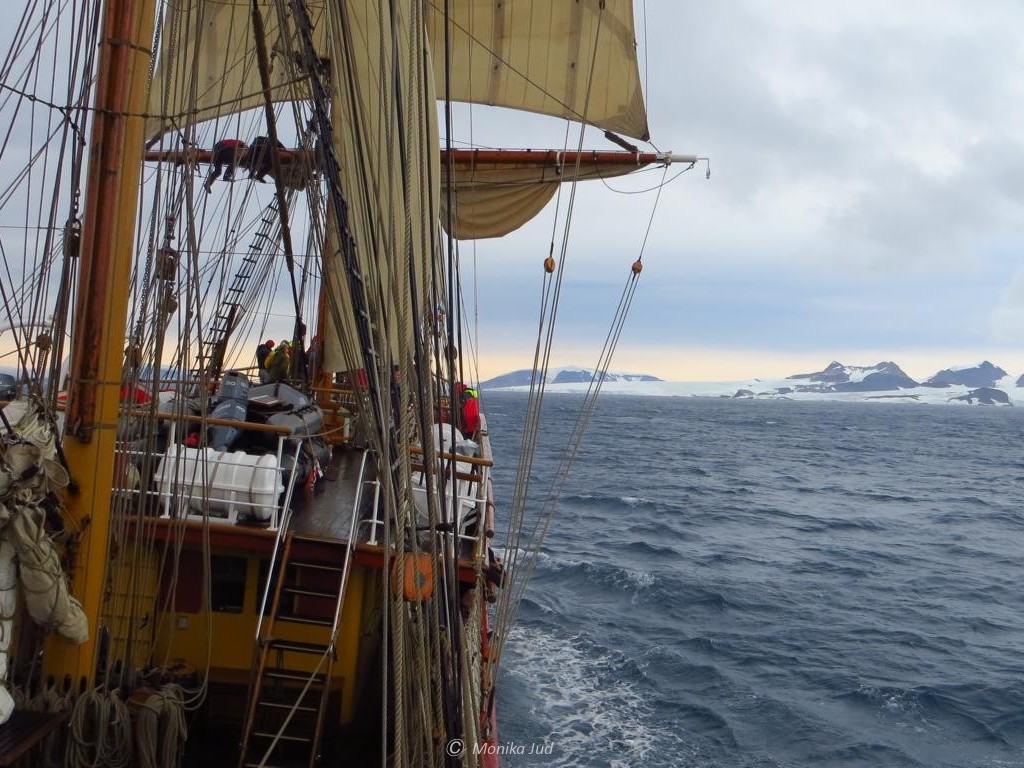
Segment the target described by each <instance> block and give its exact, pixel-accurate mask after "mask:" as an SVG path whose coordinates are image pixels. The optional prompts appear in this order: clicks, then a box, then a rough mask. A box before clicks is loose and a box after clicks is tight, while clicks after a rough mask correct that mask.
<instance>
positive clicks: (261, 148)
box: [245, 136, 284, 181]
mask: <svg viewBox="0 0 1024 768" xmlns="http://www.w3.org/2000/svg"><path fill="white" fill-rule="evenodd" d="M277 148H278V149H284V144H282V143H281V142H280V141H279V142H277ZM270 150H271V144H270V139H269V138H267V137H266V136H257V137H256V138H255V139H253V140H252V146H251V147H249V156H248V158H247V159H246V164H245V167H246V168H248V169H249V178H250V179H255V180H256V181H266V178H264V177H265V176H266V175H267V174H268V173H270V171H271V170H273V168H274V163H273V161H272V160H271V154H270Z"/></svg>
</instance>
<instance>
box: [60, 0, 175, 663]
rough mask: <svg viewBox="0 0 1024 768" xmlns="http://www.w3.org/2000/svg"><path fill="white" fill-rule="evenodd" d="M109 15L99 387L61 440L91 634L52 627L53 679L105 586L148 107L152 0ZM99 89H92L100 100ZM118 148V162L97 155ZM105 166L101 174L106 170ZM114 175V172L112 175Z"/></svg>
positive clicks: (78, 583)
mask: <svg viewBox="0 0 1024 768" xmlns="http://www.w3.org/2000/svg"><path fill="white" fill-rule="evenodd" d="M111 6H112V7H111V9H110V10H108V14H109V15H110V17H111V18H118V17H120V18H123V17H124V14H131V15H132V16H134V18H135V19H136V20H137V22H136V23H135V24H134V25H133V30H132V31H133V34H132V36H131V37H130V39H128V40H123V39H121V40H114V39H112V38H114V37H115V36H114V35H111V34H110V30H109V29H108V28H107V27H106V26H105V27H104V31H103V37H104V43H103V45H101V51H100V67H99V70H98V71H99V72H100V73H101V74H102V73H103V72H104V71H106V69H105V65H104V57H105V56H107V55H108V54H109V51H110V49H111V47H112V46H115V45H118V46H129V47H130V49H131V50H132V52H133V53H132V55H131V57H130V68H131V74H130V76H129V78H128V80H127V82H126V83H121V87H125V88H128V116H127V117H126V118H125V119H124V120H123V121H122V122H121V125H122V126H123V129H124V130H123V133H121V135H120V138H121V141H120V146H116V147H110V146H105V147H104V146H99V144H100V142H96V141H94V145H93V146H92V147H91V148H90V174H89V187H88V189H87V193H86V205H89V206H97V205H100V204H102V206H103V210H104V214H105V215H108V216H113V217H114V221H113V228H112V232H113V236H112V238H111V240H110V241H109V242H102V243H100V242H96V238H95V237H93V238H92V239H91V240H90V232H89V229H90V227H88V226H87V227H86V229H85V230H84V231H83V238H82V249H83V250H82V258H83V259H86V258H89V257H90V255H91V253H94V252H97V250H98V249H101V248H102V249H104V251H106V252H108V253H109V254H110V257H111V259H112V263H111V265H110V269H109V270H108V272H107V274H106V275H105V281H106V288H107V290H106V294H107V299H106V300H105V301H104V302H103V306H97V307H89V308H88V311H90V312H97V313H101V314H102V318H103V320H102V322H103V327H104V329H105V337H104V338H103V339H101V340H100V348H99V374H98V379H99V380H98V381H96V382H95V386H96V388H97V409H96V426H95V431H94V433H93V436H92V439H91V440H90V442H88V443H80V442H78V441H76V440H73V439H71V440H67V441H66V442H65V444H64V452H65V455H66V456H67V460H68V468H69V470H70V474H71V477H72V479H73V480H74V481H75V482H76V483H77V484H78V488H79V490H78V493H77V494H75V495H70V496H69V498H68V515H69V519H68V521H67V522H68V525H69V528H70V529H71V530H73V531H80V533H79V537H78V540H77V542H76V543H75V544H73V545H72V547H71V554H72V556H73V558H74V567H73V570H72V573H71V587H72V591H73V593H74V595H75V597H77V598H78V599H79V600H80V601H81V603H82V606H83V608H84V609H85V614H86V617H87V618H88V620H89V640H88V641H87V642H86V643H84V644H83V645H80V646H74V645H71V644H70V643H68V642H66V641H64V640H61V639H59V638H57V637H56V636H55V635H51V636H50V639H49V640H48V642H47V646H46V650H45V653H44V657H43V658H44V676H46V675H53V676H55V677H56V678H57V679H63V678H64V677H65V676H70V678H71V679H72V681H74V682H75V683H77V682H78V681H79V680H80V679H82V678H85V679H86V680H88V681H91V680H92V678H93V675H94V674H95V671H96V670H95V667H96V650H97V644H96V640H97V636H98V634H99V633H98V623H99V617H100V614H101V610H102V608H101V606H102V601H103V596H104V591H105V588H106V585H107V559H108V540H109V535H110V504H111V486H112V484H113V476H114V449H115V446H116V425H117V415H118V405H119V388H120V380H121V369H122V365H123V358H124V336H125V333H124V332H125V324H126V318H127V314H128V290H127V286H126V285H125V280H126V279H127V278H126V276H127V275H130V274H131V261H132V254H133V252H134V247H135V222H136V214H137V209H138V192H139V189H138V185H139V178H140V170H141V163H142V152H143V148H144V147H143V138H144V137H143V130H144V128H145V121H144V120H143V118H142V117H141V114H142V113H143V112H144V111H145V108H146V97H147V93H146V79H147V73H148V69H149V64H150V56H149V53H148V52H149V48H150V46H151V45H152V41H153V26H154V20H155V17H156V10H155V2H154V0H137V1H136V2H134V3H132V2H130V0H128V1H127V2H125V3H124V7H120V5H119V4H118V3H111ZM99 99H100V96H98V97H97V101H98V102H99ZM118 155H119V156H120V157H119V162H117V164H116V167H115V166H112V165H111V164H110V163H103V162H102V160H104V159H108V158H110V157H111V156H118ZM104 174H106V175H104ZM110 175H113V177H114V178H113V179H111V178H110ZM101 181H107V182H110V183H112V185H113V187H114V188H115V189H116V190H117V196H116V199H113V200H110V199H107V200H103V201H100V200H98V199H96V198H97V197H98V193H97V192H96V190H97V189H98V188H99V186H98V185H99V184H100V182H101Z"/></svg>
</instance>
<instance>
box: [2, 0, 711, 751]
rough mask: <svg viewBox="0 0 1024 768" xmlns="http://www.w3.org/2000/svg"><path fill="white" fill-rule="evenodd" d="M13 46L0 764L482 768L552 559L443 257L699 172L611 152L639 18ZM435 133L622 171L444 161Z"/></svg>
mask: <svg viewBox="0 0 1024 768" xmlns="http://www.w3.org/2000/svg"><path fill="white" fill-rule="evenodd" d="M7 18H8V19H9V27H8V29H7V31H6V33H5V41H6V42H7V43H8V44H7V46H6V48H5V50H6V54H5V58H4V63H3V77H2V92H0V125H2V126H3V141H2V143H0V178H2V184H0V186H2V193H0V227H2V228H0V237H2V239H0V246H2V248H0V257H2V259H3V269H4V275H3V278H2V280H0V307H2V310H0V311H2V319H0V328H2V329H3V330H2V333H0V354H2V355H3V357H2V358H0V365H3V366H4V367H5V368H6V369H8V370H9V371H10V372H11V373H12V375H13V379H14V382H13V385H12V386H11V387H9V391H8V392H7V397H6V398H5V401H6V405H5V406H4V408H3V410H2V412H0V413H2V425H0V430H2V432H0V454H2V463H0V603H2V607H3V611H2V614H0V659H2V661H0V672H2V673H3V687H2V688H0V721H2V722H3V725H0V765H11V764H25V765H61V766H87V765H88V766H95V765H104V766H154V767H155V766H179V765H189V766H192V765H196V766H201V765H218V766H225V765H238V766H314V765H375V764H376V765H382V766H396V767H398V766H493V765H497V764H498V763H499V761H500V759H501V753H502V750H501V736H500V734H501V702H500V692H499V691H498V687H497V680H498V669H499V665H500V661H501V649H502V647H503V645H504V643H505V642H506V641H507V639H508V635H509V631H510V629H511V627H512V625H513V621H514V617H515V607H516V601H517V600H518V599H520V598H521V596H522V590H523V588H524V587H525V583H526V579H527V577H528V575H529V570H530V569H529V568H527V567H519V566H518V565H517V562H518V559H517V554H516V553H518V552H519V551H520V550H521V549H522V548H524V547H525V546H526V544H525V542H528V541H531V540H532V541H536V539H535V538H533V539H531V537H535V536H536V533H537V531H536V523H535V522H534V520H533V518H531V517H530V516H529V515H528V514H527V513H525V512H524V507H523V505H524V504H525V501H524V499H525V496H523V497H522V498H516V499H505V500H502V499H495V498H494V494H493V489H492V482H491V468H492V466H493V465H494V462H498V461H501V457H498V456H492V454H491V450H490V442H489V438H488V428H487V421H486V414H485V412H484V413H481V411H480V408H479V406H480V397H479V393H478V392H477V391H476V390H475V389H474V386H473V385H474V380H475V373H474V367H473V363H472V361H473V360H474V359H475V358H476V356H477V355H478V354H481V352H480V350H479V349H478V347H477V340H476V339H475V338H474V337H473V335H472V333H471V331H472V323H471V322H470V319H471V318H470V317H469V316H468V312H467V309H466V307H467V303H466V298H465V294H466V292H467V290H468V288H467V280H466V278H465V277H464V275H465V270H463V269H462V268H461V263H460V262H461V260H460V251H459V243H460V242H464V241H467V240H477V239H481V240H482V239H486V238H495V237H501V236H503V235H505V234H507V233H509V232H511V231H513V230H514V229H516V228H517V227H519V226H521V225H522V224H523V223H524V222H526V221H528V220H529V219H530V218H532V217H533V216H535V215H537V214H538V213H539V212H540V211H541V210H542V209H544V208H545V206H546V205H547V203H548V202H549V201H550V200H551V199H552V197H553V196H555V195H556V194H562V191H561V190H563V189H574V188H575V183H576V182H577V181H579V180H583V179H587V178H608V177H609V176H614V175H617V174H623V173H628V172H631V171H634V170H637V169H639V168H644V167H656V166H664V165H666V164H668V163H670V162H672V161H676V162H680V161H682V162H684V163H686V164H687V165H688V166H692V165H693V164H694V163H695V161H696V158H693V157H687V156H673V155H671V154H667V153H660V152H644V151H641V150H640V149H638V148H637V147H636V146H634V145H633V144H631V143H630V142H631V140H646V139H647V138H648V130H647V119H646V114H645V107H644V101H643V97H642V94H641V87H640V76H639V68H638V64H637V55H636V49H637V46H636V40H635V31H634V22H633V8H632V4H631V2H629V1H628V0H575V1H574V2H561V1H559V2H552V1H551V0H517V1H516V2H496V1H495V0H486V1H485V0H427V1H424V0H410V1H408V2H383V1H382V0H359V2H347V1H346V0H329V1H328V0H287V1H286V0H280V1H272V0H251V1H247V2H242V1H241V0H164V2H161V3H156V2H155V0H105V2H102V3H99V2H97V3H69V2H67V0H33V2H26V3H25V5H24V8H23V9H22V10H21V11H20V13H19V14H17V15H16V14H15V12H14V10H13V9H9V11H8V16H7ZM455 102H465V103H469V104H477V105H489V106H493V107H504V108H509V109H514V110H522V111H527V112H533V113H539V114H542V115H548V116H550V118H551V119H553V120H562V121H567V122H566V124H567V125H570V126H575V129H574V130H578V131H579V136H580V137H581V139H582V135H583V134H582V127H583V126H590V127H592V128H591V130H593V127H596V128H597V129H599V131H598V133H597V134H595V135H600V132H602V131H603V132H605V135H606V136H607V137H609V138H610V139H611V141H613V142H614V143H615V146H614V148H612V145H610V144H607V143H606V144H605V148H602V149H600V150H585V149H583V147H582V146H575V145H569V142H567V146H564V147H562V148H561V149H552V150H493V149H488V148H485V147H484V146H483V145H480V146H471V147H462V146H460V147H456V146H455V144H454V142H453V140H452V135H453V133H452V131H453V127H452V122H453V109H452V107H451V105H452V104H453V103H455ZM485 140H486V139H485ZM559 255H560V254H559V253H558V252H557V249H556V248H555V247H554V246H552V248H551V253H550V254H549V255H547V258H544V259H541V260H538V264H537V271H538V274H539V275H540V278H539V279H541V280H543V281H544V284H545V286H554V285H556V284H557V281H558V280H559V268H558V263H557V262H558V258H557V257H558V256H559ZM541 262H543V269H541ZM639 273H640V262H639V260H638V261H637V262H636V264H634V267H633V269H632V271H631V276H630V280H633V281H635V279H636V277H637V276H638V275H639ZM633 284H634V285H635V282H634V283H633ZM545 290H548V288H546V289H545ZM551 320H552V321H553V317H552V318H551ZM620 328H621V326H620ZM537 357H538V364H537V369H538V372H539V373H538V376H537V378H536V381H535V387H534V389H533V392H532V393H531V397H530V398H529V407H530V408H531V414H533V413H538V412H539V411H538V410H537V409H539V404H538V401H539V396H540V394H542V392H543V381H544V380H543V375H542V373H543V367H544V365H545V364H546V360H547V359H548V358H549V353H548V351H547V350H546V348H545V347H544V346H543V345H542V344H539V345H538V352H537ZM531 418H532V416H531ZM529 453H530V452H529V451H524V454H529ZM528 460H529V457H528V456H524V458H523V459H522V461H528ZM523 466H527V468H526V470H524V469H523ZM519 471H520V473H523V472H524V471H525V472H526V473H527V474H528V472H529V470H528V465H520V470H519ZM527 527H529V530H526V528H527Z"/></svg>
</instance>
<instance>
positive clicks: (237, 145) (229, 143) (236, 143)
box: [203, 139, 245, 194]
mask: <svg viewBox="0 0 1024 768" xmlns="http://www.w3.org/2000/svg"><path fill="white" fill-rule="evenodd" d="M243 149H245V142H244V141H242V140H241V139H221V140H220V141H218V142H217V143H216V144H214V145H213V157H212V158H210V175H209V176H207V177H206V183H205V184H203V188H204V189H205V190H206V194H210V191H211V190H212V189H213V182H214V181H215V180H217V179H219V178H220V174H221V172H222V171H224V169H225V167H226V168H227V171H226V172H225V173H224V181H231V180H232V179H233V178H235V171H236V170H237V169H238V161H239V159H240V155H241V151H242V150H243Z"/></svg>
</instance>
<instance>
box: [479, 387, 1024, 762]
mask: <svg viewBox="0 0 1024 768" xmlns="http://www.w3.org/2000/svg"><path fill="white" fill-rule="evenodd" d="M580 401H581V398H579V397H577V396H572V395H549V396H548V397H547V399H546V407H545V410H546V414H545V420H544V434H543V436H542V443H541V449H540V450H539V452H538V457H537V470H536V472H535V475H536V477H537V478H538V479H537V480H535V482H534V489H535V490H536V491H537V492H540V491H541V490H546V489H547V487H548V486H547V485H545V483H544V482H543V481H542V479H541V478H544V477H547V478H550V475H551V471H550V470H551V469H552V468H553V467H554V466H556V465H557V463H558V461H559V458H560V456H561V454H562V451H563V449H564V445H565V438H566V435H567V434H568V433H569V432H570V431H571V429H572V426H573V424H574V423H575V419H576V414H577V413H578V409H579V405H580ZM483 402H484V408H485V411H486V413H487V418H488V422H489V426H490V431H491V435H492V443H493V448H494V454H495V457H496V459H497V461H498V462H499V463H498V464H497V465H496V467H495V471H494V478H495V494H496V496H497V497H498V500H499V504H498V514H499V519H500V516H501V514H502V512H503V511H505V510H507V508H508V499H509V498H510V497H511V493H512V485H513V482H514V478H515V462H516V455H517V453H518V450H519V441H520V436H521V430H522V423H523V416H524V408H525V404H526V397H525V395H519V394H509V393H496V392H489V393H488V392H485V393H484V401H483ZM549 482H550V480H549ZM498 697H499V698H498V707H499V710H498V712H499V727H500V742H501V743H502V744H503V745H512V747H513V749H512V750H511V751H513V752H516V751H524V752H526V754H506V755H505V757H504V758H503V761H502V765H503V766H505V768H516V767H518V768H521V767H523V766H534V765H561V766H588V767H589V766H666V767H667V766H672V767H673V768H676V767H680V766H682V767H687V766H692V767H693V768H698V767H699V768H705V767H711V766H715V767H721V768H783V767H786V768H789V767H790V766H800V767H803V766H834V767H836V768H840V767H841V768H854V767H855V766H856V767H859V766H882V767H892V768H896V767H897V766H899V767H900V768H902V767H903V766H923V767H927V768H939V767H944V766H956V767H957V768H961V767H963V768H966V767H967V766H972V767H977V768H982V767H983V766H985V767H993V768H994V767H995V766H1000V767H1002V766H1024V409H1014V408H985V407H969V406H963V407H958V406H940V405H909V404H879V403H821V402H815V403H806V402H805V403H798V402H790V401H751V400H717V399H699V398H646V397H623V396H608V397H604V396H602V400H601V402H600V403H599V405H598V408H597V411H596V413H595V415H594V418H593V420H592V422H591V425H590V430H589V433H588V438H587V440H586V443H585V447H584V448H583V450H582V451H581V453H580V455H579V459H578V461H577V463H576V466H575V468H574V469H573V471H572V474H571V476H570V477H569V480H568V482H567V484H566V486H565V489H564V492H563V494H562V496H561V502H560V506H559V509H558V513H557V515H556V518H555V523H554V525H553V526H552V529H551V531H550V533H549V535H548V538H547V540H546V542H545V545H544V548H543V552H542V554H541V558H540V560H539V565H538V567H537V570H536V572H535V575H534V578H533V580H532V581H531V583H530V588H529V591H528V594H527V597H526V599H525V600H524V602H523V604H522V607H521V609H520V612H519V616H518V621H517V622H516V625H515V629H514V630H513V633H512V636H511V640H510V641H509V644H508V647H507V648H506V652H505V657H504V660H503V671H502V674H501V676H500V679H499V691H498ZM549 745H550V746H549ZM531 749H533V750H534V754H533V755H530V754H529V750H531ZM540 749H550V751H551V753H550V754H549V755H546V754H541V755H538V754H536V752H537V751H538V750H540Z"/></svg>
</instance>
